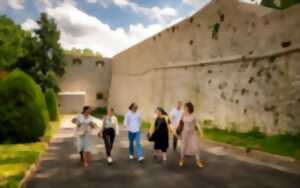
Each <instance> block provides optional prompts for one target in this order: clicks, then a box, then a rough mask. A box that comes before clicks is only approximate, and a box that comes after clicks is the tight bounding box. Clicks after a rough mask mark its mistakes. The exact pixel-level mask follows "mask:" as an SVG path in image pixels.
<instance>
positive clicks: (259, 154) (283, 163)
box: [203, 139, 300, 175]
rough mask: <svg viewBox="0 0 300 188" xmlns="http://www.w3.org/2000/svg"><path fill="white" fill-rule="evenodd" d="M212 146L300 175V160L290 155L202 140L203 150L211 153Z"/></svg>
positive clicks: (240, 157)
mask: <svg viewBox="0 0 300 188" xmlns="http://www.w3.org/2000/svg"><path fill="white" fill-rule="evenodd" d="M212 147H223V148H224V149H225V150H226V154H225V155H228V156H232V157H234V158H236V159H238V160H241V161H246V162H250V163H254V164H258V165H264V166H268V167H271V168H274V169H277V170H280V171H285V172H289V173H293V174H296V175H300V161H299V160H296V159H293V158H291V157H287V156H281V155H277V154H272V153H266V152H263V151H258V150H255V149H247V148H244V147H240V146H234V145H230V144H226V143H221V142H217V141H214V140H208V139H205V140H203V149H204V150H205V151H207V152H210V153H213V152H212V151H211V150H210V148H212Z"/></svg>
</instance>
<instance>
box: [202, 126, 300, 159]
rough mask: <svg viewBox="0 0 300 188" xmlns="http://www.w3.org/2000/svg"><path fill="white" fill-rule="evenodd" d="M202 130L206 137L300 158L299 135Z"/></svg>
mask: <svg viewBox="0 0 300 188" xmlns="http://www.w3.org/2000/svg"><path fill="white" fill-rule="evenodd" d="M204 132H205V136H206V138H208V139H212V140H216V141H219V142H224V143H227V144H232V145H236V146H242V147H245V148H249V149H256V150H260V151H264V152H268V153H274V154H278V155H283V156H289V157H292V158H294V159H298V160H300V135H295V136H292V135H287V134H283V135H274V136H265V135H263V134H262V133H257V132H256V133H255V132H248V133H238V132H233V131H226V130H220V129H205V131H204Z"/></svg>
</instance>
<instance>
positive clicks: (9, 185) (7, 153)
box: [0, 121, 60, 188]
mask: <svg viewBox="0 0 300 188" xmlns="http://www.w3.org/2000/svg"><path fill="white" fill-rule="evenodd" d="M59 125H60V122H59V121H57V122H51V123H50V126H49V128H48V129H47V131H46V133H45V136H44V138H43V139H42V140H43V141H41V142H36V143H29V144H2V145H0V188H17V187H18V185H19V183H20V181H21V180H22V178H23V177H24V174H25V172H26V171H27V170H28V169H29V168H30V166H31V165H32V164H34V163H35V162H36V160H37V159H38V157H39V156H40V155H41V154H42V153H44V152H45V150H46V148H47V143H48V142H49V141H50V139H51V137H52V136H53V134H54V133H55V132H56V131H57V129H58V128H59Z"/></svg>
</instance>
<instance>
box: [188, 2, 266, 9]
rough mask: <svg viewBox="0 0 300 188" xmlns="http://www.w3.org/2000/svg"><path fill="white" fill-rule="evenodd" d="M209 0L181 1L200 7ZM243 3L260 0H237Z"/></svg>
mask: <svg viewBox="0 0 300 188" xmlns="http://www.w3.org/2000/svg"><path fill="white" fill-rule="evenodd" d="M210 1H211V0H182V2H183V3H185V4H189V5H191V6H195V7H197V8H202V7H204V6H205V5H206V4H208V3H209V2H210ZM239 1H241V2H245V3H252V4H260V3H261V1H262V0H239Z"/></svg>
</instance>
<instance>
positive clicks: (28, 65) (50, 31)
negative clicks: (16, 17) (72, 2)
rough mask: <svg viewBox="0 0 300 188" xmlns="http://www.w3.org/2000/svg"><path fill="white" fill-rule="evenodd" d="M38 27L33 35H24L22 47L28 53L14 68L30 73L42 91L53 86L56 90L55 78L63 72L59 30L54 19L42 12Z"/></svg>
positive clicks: (63, 64)
mask: <svg viewBox="0 0 300 188" xmlns="http://www.w3.org/2000/svg"><path fill="white" fill-rule="evenodd" d="M37 23H38V24H39V29H37V30H35V31H34V33H35V36H32V35H26V37H25V40H24V43H23V48H25V49H27V50H28V51H29V53H27V54H26V55H25V56H23V57H22V58H20V59H19V60H18V63H17V64H16V66H15V67H14V68H20V69H22V70H23V71H25V72H26V73H28V74H30V75H31V76H32V77H33V79H34V80H35V81H36V82H37V83H38V84H39V85H40V86H41V88H42V89H43V91H46V90H47V89H49V88H53V89H55V90H56V91H58V87H57V84H56V78H57V77H58V76H62V75H63V74H64V73H65V65H66V63H65V62H64V53H63V49H62V47H61V46H60V44H59V38H60V32H59V31H58V29H57V26H56V23H55V21H54V19H49V18H48V16H47V14H46V13H42V14H41V16H40V19H39V20H38V21H37Z"/></svg>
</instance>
